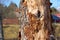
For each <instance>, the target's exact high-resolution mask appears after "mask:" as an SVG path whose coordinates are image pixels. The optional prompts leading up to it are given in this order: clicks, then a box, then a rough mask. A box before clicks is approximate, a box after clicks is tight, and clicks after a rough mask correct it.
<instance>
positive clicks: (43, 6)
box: [20, 0, 52, 40]
mask: <svg viewBox="0 0 60 40" xmlns="http://www.w3.org/2000/svg"><path fill="white" fill-rule="evenodd" d="M20 8H21V10H23V11H21V13H22V18H21V24H20V25H21V40H50V35H52V29H51V27H52V26H51V25H52V24H51V16H50V0H21V6H20Z"/></svg>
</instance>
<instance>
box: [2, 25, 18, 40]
mask: <svg viewBox="0 0 60 40" xmlns="http://www.w3.org/2000/svg"><path fill="white" fill-rule="evenodd" d="M18 30H19V25H3V31H4V39H6V40H7V39H10V40H11V39H14V38H18Z"/></svg>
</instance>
